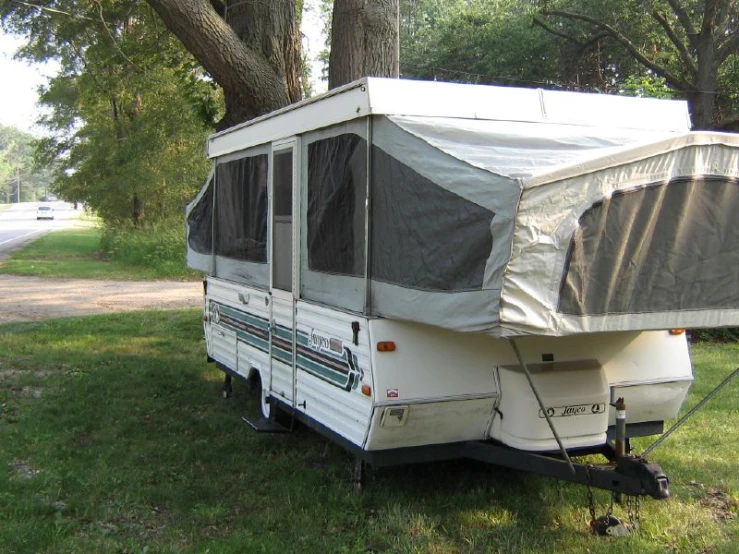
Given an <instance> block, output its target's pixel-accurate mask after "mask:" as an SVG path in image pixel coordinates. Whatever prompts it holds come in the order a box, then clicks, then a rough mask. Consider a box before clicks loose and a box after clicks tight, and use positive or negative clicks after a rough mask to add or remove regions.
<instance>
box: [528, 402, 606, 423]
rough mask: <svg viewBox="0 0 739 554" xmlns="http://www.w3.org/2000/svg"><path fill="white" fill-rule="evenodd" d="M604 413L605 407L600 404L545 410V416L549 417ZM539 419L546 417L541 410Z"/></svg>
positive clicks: (557, 407)
mask: <svg viewBox="0 0 739 554" xmlns="http://www.w3.org/2000/svg"><path fill="white" fill-rule="evenodd" d="M605 411H606V405H605V404H603V403H602V402H601V403H599V404H578V405H576V406H556V407H549V408H547V416H549V417H570V416H579V415H597V414H602V413H603V412H605ZM539 417H540V418H541V419H545V418H546V416H545V415H544V412H543V411H542V410H539Z"/></svg>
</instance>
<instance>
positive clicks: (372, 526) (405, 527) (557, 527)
mask: <svg viewBox="0 0 739 554" xmlns="http://www.w3.org/2000/svg"><path fill="white" fill-rule="evenodd" d="M199 316H200V314H199V311H198V310H182V311H171V312H141V313H129V314H121V315H106V316H94V317H86V318H73V319H62V320H51V321H46V322H41V323H39V322H35V323H23V324H12V325H11V324H7V325H2V326H0V406H1V407H0V409H1V410H2V411H1V412H0V468H2V470H1V471H0V552H2V553H3V554H5V553H8V554H11V553H18V554H25V553H29V554H31V553H54V554H56V553H75V554H77V553H80V554H85V553H102V552H105V553H108V552H111V553H131V554H133V553H136V554H138V553H144V552H147V553H150V554H151V553H205V552H209V553H211V554H216V553H252V552H256V553H273V552H274V553H280V554H282V553H292V552H295V553H314V552H315V553H320V554H333V553H368V552H376V553H377V552H382V553H388V554H389V553H421V554H426V553H428V554H447V553H449V554H451V553H455V554H457V553H460V554H461V553H470V554H471V553H478V552H479V553H487V552H490V553H505V554H512V553H539V552H541V553H544V552H547V553H548V552H557V553H565V554H567V553H573V554H574V553H581V552H591V553H609V554H610V553H624V554H625V553H629V554H632V553H635V552H638V553H663V552H670V553H709V552H710V553H711V554H721V553H725V554H729V553H734V552H736V541H737V539H739V536H738V535H739V521H738V520H737V519H736V515H737V499H738V496H737V495H738V494H739V472H738V471H737V470H738V469H739V467H738V466H739V461H738V460H739V456H738V454H739V452H737V441H736V437H737V433H738V432H739V411H738V410H737V405H736V400H735V399H736V397H737V392H736V391H737V386H739V383H733V384H731V385H730V386H729V387H727V388H726V389H724V390H723V391H722V392H721V393H720V394H719V395H718V396H717V397H716V398H715V399H714V400H713V401H712V402H711V403H709V404H708V405H707V406H706V408H705V410H704V411H702V412H699V414H698V415H697V416H696V418H695V419H694V420H693V421H691V422H690V423H689V424H687V425H686V426H685V427H684V428H683V429H682V430H680V431H678V432H677V433H676V434H675V435H674V436H673V437H672V438H671V439H669V440H668V441H667V442H666V444H665V445H664V446H663V447H661V448H660V449H658V450H657V451H656V452H655V453H654V455H653V459H654V461H656V462H658V463H660V464H661V465H662V466H663V467H664V468H665V470H666V471H667V473H668V475H670V477H671V479H672V484H671V489H672V492H673V495H674V496H673V498H672V499H671V500H669V501H666V502H656V501H653V500H644V501H643V503H642V521H643V527H644V528H643V530H642V531H641V532H640V533H639V534H638V535H634V536H631V537H628V538H625V539H619V540H615V541H612V542H610V541H608V540H604V539H596V538H594V537H592V536H591V535H590V534H589V533H588V532H587V530H586V520H587V509H586V494H585V490H584V488H583V487H582V486H577V485H572V484H566V483H561V482H556V481H554V480H552V479H548V478H544V477H536V476H531V475H527V474H524V473H521V472H515V471H509V470H502V469H498V468H495V467H491V466H485V465H482V464H476V463H468V462H455V463H441V464H429V465H420V466H409V467H401V468H397V469H385V470H382V471H372V472H371V473H370V478H369V480H368V483H367V486H366V488H365V491H364V493H362V494H361V495H356V494H354V493H353V491H352V486H351V483H350V475H351V471H350V469H351V465H352V459H351V457H350V456H349V455H348V454H347V453H345V452H344V451H342V450H341V449H339V448H337V447H335V446H333V445H331V444H330V443H327V442H326V441H325V440H324V439H322V438H321V437H320V436H318V435H316V434H315V433H313V432H310V431H308V430H306V429H304V428H298V430H297V431H296V432H294V433H293V434H290V435H280V436H269V435H257V434H254V433H252V432H250V431H249V430H248V429H247V428H246V427H245V426H244V425H243V424H241V423H240V416H241V415H243V414H244V413H245V412H246V411H249V410H254V409H255V406H254V405H253V403H251V402H250V401H249V400H247V397H248V391H247V389H246V388H245V386H244V385H242V384H239V383H237V384H236V387H235V391H234V392H235V394H234V396H233V397H232V398H230V399H229V400H225V401H224V400H221V399H220V394H219V393H220V389H221V374H220V373H219V372H218V371H217V370H215V369H214V367H213V366H212V365H209V364H206V363H205V361H204V345H203V342H202V328H201V322H200V317H199ZM693 350H694V360H695V369H696V383H695V386H694V388H693V390H692V391H691V393H690V398H689V400H688V402H686V408H685V409H688V408H689V407H690V406H691V405H693V404H694V403H695V402H696V401H697V400H698V399H699V397H700V396H702V395H703V394H705V393H706V392H707V391H708V390H710V388H711V387H712V386H713V385H714V384H716V383H718V382H719V381H720V380H721V379H722V377H723V376H725V375H726V374H728V373H729V372H730V371H731V370H732V369H733V368H734V367H736V365H737V359H739V346H737V345H698V346H694V348H693ZM647 444H649V441H648V440H643V442H640V444H639V446H640V448H643V447H644V446H646V445H647ZM596 497H597V499H598V501H599V502H600V504H601V506H600V507H601V508H602V507H604V504H605V502H606V500H607V493H605V492H602V491H599V492H598V491H597V492H596ZM617 510H619V508H618V507H617Z"/></svg>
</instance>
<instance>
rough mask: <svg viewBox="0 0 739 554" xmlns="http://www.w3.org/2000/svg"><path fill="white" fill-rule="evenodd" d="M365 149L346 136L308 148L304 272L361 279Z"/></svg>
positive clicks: (357, 139)
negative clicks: (306, 256)
mask: <svg viewBox="0 0 739 554" xmlns="http://www.w3.org/2000/svg"><path fill="white" fill-rule="evenodd" d="M366 148H367V143H366V141H365V140H364V139H363V138H361V137H359V136H358V135H355V134H352V133H347V134H343V135H338V136H336V137H330V138H326V139H322V140H317V141H315V142H313V143H311V144H309V145H308V209H307V216H308V221H307V224H308V236H307V243H308V267H309V268H310V269H311V270H313V271H320V272H324V273H335V274H341V275H353V276H363V275H364V232H365V210H364V206H365V198H366V190H367V153H366Z"/></svg>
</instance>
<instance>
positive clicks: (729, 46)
mask: <svg viewBox="0 0 739 554" xmlns="http://www.w3.org/2000/svg"><path fill="white" fill-rule="evenodd" d="M737 48H739V31H734V32H733V34H731V35H728V38H727V39H726V40H723V41H721V42H719V44H718V45H717V46H716V67H718V66H719V65H721V64H722V63H723V62H725V61H726V58H728V57H729V56H731V55H732V54H735V53H736V50H737Z"/></svg>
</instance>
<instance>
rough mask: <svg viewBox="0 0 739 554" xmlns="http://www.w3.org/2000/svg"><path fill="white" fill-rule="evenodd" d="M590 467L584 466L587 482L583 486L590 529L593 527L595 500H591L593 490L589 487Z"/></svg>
mask: <svg viewBox="0 0 739 554" xmlns="http://www.w3.org/2000/svg"><path fill="white" fill-rule="evenodd" d="M591 467H592V466H590V465H589V464H588V465H587V466H585V476H586V478H587V480H586V481H585V486H586V487H587V488H588V510H589V511H590V523H589V525H590V527H591V528H593V526H594V525H595V500H594V499H593V489H592V488H591V486H590V468H591Z"/></svg>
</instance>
